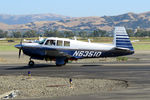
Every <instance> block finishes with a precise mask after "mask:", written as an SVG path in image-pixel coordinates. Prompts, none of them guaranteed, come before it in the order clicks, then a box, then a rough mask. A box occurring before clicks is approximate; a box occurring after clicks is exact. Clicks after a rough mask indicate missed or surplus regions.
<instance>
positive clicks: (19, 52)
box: [18, 39, 22, 58]
mask: <svg viewBox="0 0 150 100" xmlns="http://www.w3.org/2000/svg"><path fill="white" fill-rule="evenodd" d="M20 46H21V47H20V48H19V56H18V57H19V58H20V56H21V50H22V39H21V41H20Z"/></svg>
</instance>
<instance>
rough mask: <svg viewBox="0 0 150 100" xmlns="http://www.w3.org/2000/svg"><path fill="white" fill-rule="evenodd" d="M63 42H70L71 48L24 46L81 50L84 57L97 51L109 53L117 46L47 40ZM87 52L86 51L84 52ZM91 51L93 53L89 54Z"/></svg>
mask: <svg viewBox="0 0 150 100" xmlns="http://www.w3.org/2000/svg"><path fill="white" fill-rule="evenodd" d="M51 39H52V40H62V41H69V42H70V46H69V47H65V46H48V45H45V42H46V41H45V42H44V44H42V45H41V44H38V43H23V46H25V47H47V48H54V49H74V50H77V51H78V50H81V51H82V52H80V54H78V55H82V53H83V52H84V54H83V56H86V55H91V53H92V52H93V51H95V50H97V51H108V50H111V49H113V48H114V47H115V46H114V45H113V44H102V43H89V42H83V41H78V40H71V39H65V38H55V37H52V38H47V39H46V40H51ZM84 50H85V51H84ZM88 51H91V52H88ZM92 54H93V55H94V56H98V55H100V53H99V52H95V54H94V53H92Z"/></svg>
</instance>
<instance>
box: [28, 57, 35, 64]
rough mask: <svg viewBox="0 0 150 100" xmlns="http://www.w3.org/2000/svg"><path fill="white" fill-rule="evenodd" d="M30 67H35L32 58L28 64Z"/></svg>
mask: <svg viewBox="0 0 150 100" xmlns="http://www.w3.org/2000/svg"><path fill="white" fill-rule="evenodd" d="M28 66H34V61H32V60H31V58H30V61H29V63H28Z"/></svg>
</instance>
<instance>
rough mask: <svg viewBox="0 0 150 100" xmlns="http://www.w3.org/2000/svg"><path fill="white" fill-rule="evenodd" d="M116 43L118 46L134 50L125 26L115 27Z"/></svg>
mask: <svg viewBox="0 0 150 100" xmlns="http://www.w3.org/2000/svg"><path fill="white" fill-rule="evenodd" d="M114 45H115V46H116V47H118V48H122V49H129V50H131V51H134V48H133V46H132V43H131V41H130V38H129V36H128V34H127V32H126V29H125V28H124V27H115V30H114Z"/></svg>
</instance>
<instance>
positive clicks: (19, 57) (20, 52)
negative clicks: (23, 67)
mask: <svg viewBox="0 0 150 100" xmlns="http://www.w3.org/2000/svg"><path fill="white" fill-rule="evenodd" d="M20 56H21V48H20V49H19V58H20Z"/></svg>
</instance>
